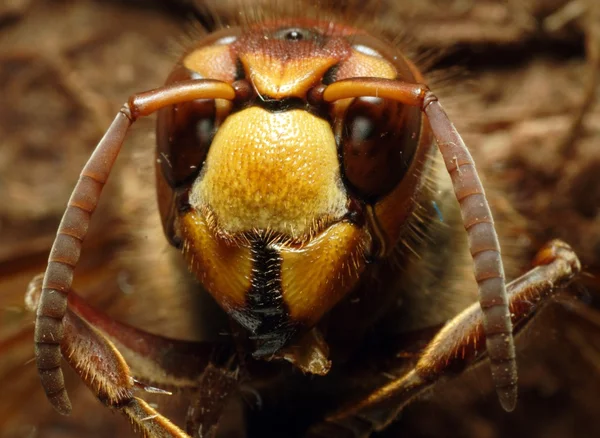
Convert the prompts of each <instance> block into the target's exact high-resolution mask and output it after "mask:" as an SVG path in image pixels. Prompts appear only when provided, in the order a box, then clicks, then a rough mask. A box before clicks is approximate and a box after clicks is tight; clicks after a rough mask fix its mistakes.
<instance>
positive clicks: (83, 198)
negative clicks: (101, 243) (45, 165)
mask: <svg viewBox="0 0 600 438" xmlns="http://www.w3.org/2000/svg"><path fill="white" fill-rule="evenodd" d="M219 98H220V99H228V100H233V99H234V98H235V91H234V89H233V88H232V87H231V85H229V84H227V83H225V82H222V81H215V80H208V79H201V80H192V81H183V82H180V83H176V84H171V85H167V86H164V87H161V88H158V89H156V90H152V91H148V92H146V93H140V94H136V95H134V96H132V97H131V98H130V99H129V101H128V103H126V104H125V105H124V106H123V108H122V109H121V111H120V112H119V114H117V116H116V117H115V119H114V121H113V122H112V124H111V125H110V127H109V128H108V130H107V131H106V134H104V137H103V138H102V140H100V143H98V146H96V149H95V150H94V153H93V154H92V156H91V157H90V159H89V160H88V162H87V163H86V165H85V167H84V168H83V170H82V172H81V175H80V177H79V181H78V182H77V184H76V185H75V188H74V189H73V193H72V194H71V198H70V199H69V203H68V205H67V208H66V210H65V213H64V214H63V218H62V220H61V222H60V225H59V227H58V232H57V235H56V239H55V240H54V244H53V245H52V249H51V251H50V257H49V258H48V268H47V269H46V273H45V275H44V282H43V284H42V294H41V297H40V302H39V305H38V308H37V313H36V321H35V335H34V340H35V357H36V363H37V368H38V372H39V375H40V378H41V381H42V386H43V387H44V390H45V391H46V395H47V396H48V399H49V400H50V402H51V403H52V405H53V406H54V407H55V409H56V410H57V411H58V412H60V413H61V414H64V415H68V414H69V413H70V412H71V402H70V400H69V396H68V395H67V391H66V389H65V382H64V376H63V372H62V368H61V358H62V355H61V341H62V340H63V337H64V327H63V319H64V316H65V313H66V311H67V304H68V300H67V297H68V294H69V292H70V290H71V285H72V284H73V272H74V271H75V266H77V262H78V261H79V257H80V255H81V247H82V244H83V240H84V239H85V236H86V234H87V232H88V228H89V225H90V221H91V216H92V213H93V212H94V211H95V210H96V206H97V205H98V201H99V200H100V194H101V193H102V189H103V188H104V185H105V184H106V181H107V179H108V176H109V174H110V171H111V170H112V168H113V165H114V162H115V160H116V158H117V155H118V154H119V151H120V150H121V145H122V144H123V141H124V139H125V136H126V135H127V131H128V130H129V127H130V126H131V124H132V123H133V122H134V121H135V120H136V119H137V118H138V117H141V116H147V115H149V114H151V113H153V112H154V111H156V110H158V109H160V108H164V107H165V106H168V105H173V104H177V103H181V102H187V101H190V100H194V99H219Z"/></svg>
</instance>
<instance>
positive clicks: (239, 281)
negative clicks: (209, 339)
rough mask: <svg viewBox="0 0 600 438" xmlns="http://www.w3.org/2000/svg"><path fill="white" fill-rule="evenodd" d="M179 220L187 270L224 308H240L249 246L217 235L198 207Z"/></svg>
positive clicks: (247, 284) (247, 281)
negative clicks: (197, 209) (188, 269)
mask: <svg viewBox="0 0 600 438" xmlns="http://www.w3.org/2000/svg"><path fill="white" fill-rule="evenodd" d="M180 224H181V229H182V235H183V236H184V239H185V240H184V255H185V257H186V259H187V261H188V266H189V267H190V270H191V271H192V272H193V273H194V274H195V275H196V277H197V278H198V280H200V282H201V283H202V285H203V286H204V288H205V289H207V290H208V292H210V294H211V295H212V296H213V297H214V298H215V300H216V301H217V302H218V303H219V305H220V306H221V307H222V308H223V309H225V310H230V309H232V308H235V309H241V308H243V307H244V306H245V305H246V293H247V291H248V290H249V289H250V280H251V278H252V254H251V252H250V248H248V247H247V246H240V245H238V244H237V243H235V242H231V241H228V240H225V239H222V238H220V237H219V236H216V235H215V234H214V233H213V232H212V230H211V229H210V226H209V225H208V223H207V220H206V217H205V215H203V214H201V213H200V212H198V211H195V210H191V211H189V212H187V213H184V214H183V215H182V216H181V217H180Z"/></svg>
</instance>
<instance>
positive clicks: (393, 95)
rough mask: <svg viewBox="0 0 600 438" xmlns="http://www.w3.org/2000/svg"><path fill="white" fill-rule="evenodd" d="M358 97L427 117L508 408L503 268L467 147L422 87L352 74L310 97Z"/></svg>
mask: <svg viewBox="0 0 600 438" xmlns="http://www.w3.org/2000/svg"><path fill="white" fill-rule="evenodd" d="M360 96H374V97H380V98H383V99H391V100H395V101H397V102H401V103H404V104H406V105H411V106H418V107H420V108H421V111H423V112H424V113H425V115H426V116H427V119H428V121H429V125H430V126H431V131H432V133H433V135H434V137H435V139H436V142H437V145H438V148H439V150H440V152H441V154H442V157H443V158H444V163H445V164H446V168H447V170H448V173H449V174H450V176H451V178H452V186H453V188H454V194H455V196H456V199H457V200H458V202H459V205H460V212H461V216H462V220H463V224H464V227H465V230H466V232H467V236H468V239H469V249H470V252H471V257H472V259H473V268H474V273H475V280H476V282H477V287H478V289H479V303H480V306H481V309H482V311H483V329H484V331H485V334H486V343H487V350H488V354H489V357H490V365H491V369H492V378H493V379H494V383H495V385H496V393H497V394H498V399H499V400H500V404H501V405H502V407H503V408H504V409H505V410H506V411H512V410H513V409H514V408H515V405H516V403H517V363H516V360H515V347H514V342H513V337H512V331H513V330H512V325H511V319H510V316H509V311H508V298H507V296H506V281H505V277H504V267H503V263H502V257H501V255H500V243H499V242H498V236H497V234H496V229H495V227H494V220H493V218H492V212H491V210H490V207H489V204H488V202H487V198H486V196H485V192H484V190H483V185H482V184H481V181H480V179H479V175H478V173H477V170H476V169H475V162H474V161H473V158H472V157H471V154H470V153H469V149H468V148H467V146H466V145H465V143H464V142H463V140H462V138H461V136H460V134H459V133H458V131H457V130H456V128H455V127H454V125H453V124H452V122H451V121H450V119H449V118H448V116H447V115H446V113H445V111H444V109H443V108H442V106H441V104H440V103H439V101H438V98H437V97H436V96H435V95H434V94H433V93H432V92H431V91H430V90H429V89H428V88H427V86H425V85H422V84H410V83H406V82H403V81H398V80H389V79H380V78H353V79H344V80H340V81H338V82H334V83H333V84H331V85H328V86H327V87H326V88H324V89H320V90H316V91H315V92H314V93H313V98H315V99H323V100H325V101H326V102H333V101H335V100H339V99H345V98H350V97H360Z"/></svg>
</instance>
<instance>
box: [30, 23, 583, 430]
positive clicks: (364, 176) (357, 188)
mask: <svg viewBox="0 0 600 438" xmlns="http://www.w3.org/2000/svg"><path fill="white" fill-rule="evenodd" d="M423 82H424V79H423V77H422V76H421V74H420V73H419V72H418V70H417V69H416V68H415V67H414V65H413V64H412V63H411V62H410V61H409V60H408V59H406V58H405V57H404V56H403V55H402V53H400V52H399V51H398V50H397V49H395V48H394V47H393V46H390V45H388V44H386V43H385V42H383V41H381V40H379V39H377V38H375V37H373V36H370V35H369V34H368V33H366V32H364V31H362V30H359V29H355V28H352V27H347V26H344V25H340V24H336V23H333V22H330V21H316V20H315V21H311V20H298V19H284V20H279V21H273V22H267V23H262V24H255V25H253V26H249V27H246V28H235V29H226V30H224V31H222V32H219V33H216V34H213V35H211V36H209V37H207V38H206V39H204V40H201V41H199V42H198V43H197V45H195V46H194V47H192V48H191V49H190V50H189V52H187V53H186V54H184V56H183V57H182V58H181V61H180V63H179V64H178V65H177V66H176V67H175V68H174V70H173V72H172V74H171V76H170V78H169V79H168V81H167V85H165V86H164V87H162V88H160V89H157V90H154V91H150V92H147V93H141V94H137V95H134V96H133V97H132V98H131V99H130V100H129V101H128V103H127V104H126V105H125V106H124V108H123V109H122V111H121V112H120V113H119V114H118V115H117V117H116V119H115V121H114V122H113V124H112V126H111V127H110V128H109V131H108V132H107V134H106V135H105V137H104V139H103V140H102V142H101V143H100V144H99V146H98V148H97V149H96V151H95V153H94V155H93V156H92V158H91V159H90V161H89V162H88V164H87V165H86V167H85V168H84V171H83V172H82V176H81V178H80V181H79V183H78V185H77V187H76V189H75V191H74V193H73V196H72V198H71V200H70V202H69V207H68V208H67V211H66V213H65V216H64V218H63V221H62V223H61V226H60V228H59V232H58V236H57V240H56V242H55V245H54V247H53V250H52V253H51V256H50V261H49V266H48V269H47V271H46V274H45V278H44V284H43V286H42V294H41V297H40V298H39V305H38V307H37V315H38V317H37V321H36V356H37V364H38V369H39V370H40V375H41V377H42V383H43V385H44V388H45V389H46V392H47V394H48V396H49V398H50V400H51V401H52V403H53V405H54V406H55V407H56V408H57V409H58V410H59V411H60V412H62V413H68V412H69V411H70V403H69V400H68V397H67V394H66V390H65V388H64V383H63V379H62V374H61V370H60V363H61V359H62V357H64V358H65V359H66V360H67V361H68V362H69V363H70V364H71V365H72V366H73V368H75V370H76V371H77V372H78V373H79V374H80V375H81V377H82V378H83V380H84V381H85V382H86V384H88V386H90V387H91V388H92V390H93V391H94V392H95V393H96V394H97V395H98V396H99V397H100V398H101V399H102V400H103V401H104V402H105V403H106V404H107V405H109V406H111V407H114V408H116V409H119V410H121V411H122V412H123V413H124V414H125V415H127V416H128V417H129V418H130V419H131V420H132V421H133V422H134V423H135V425H136V426H137V427H138V428H140V429H141V430H142V431H144V432H145V433H146V434H147V435H149V436H186V435H185V434H184V432H183V431H182V430H180V429H179V428H178V427H176V426H174V425H173V424H171V423H170V422H169V421H168V420H166V419H165V418H164V417H162V416H161V415H159V414H158V413H157V412H156V411H155V409H154V408H152V407H151V406H150V405H148V404H146V403H145V402H144V401H143V400H142V399H140V398H137V397H135V396H134V395H133V391H134V389H135V388H136V387H145V388H146V389H149V386H148V385H150V384H151V385H154V386H158V387H161V388H167V389H171V388H178V387H193V386H196V387H198V388H199V389H200V392H201V390H202V384H203V383H205V382H206V381H207V380H209V379H210V375H211V373H212V372H215V373H217V374H218V372H216V371H213V365H209V362H210V358H211V354H212V352H213V351H214V350H219V349H222V348H231V347H234V348H232V350H235V356H233V357H234V358H235V361H236V363H237V364H239V366H240V368H242V369H243V373H242V372H241V373H240V374H242V375H241V376H240V378H239V379H240V384H242V383H243V384H244V385H246V386H249V387H251V388H252V389H253V390H254V391H256V392H257V393H258V394H260V396H261V398H262V403H263V405H264V412H265V413H268V414H270V415H273V416H274V417H276V419H275V420H274V421H273V422H272V423H270V424H271V426H269V427H276V426H277V425H279V424H284V423H285V422H286V421H289V419H290V418H291V417H293V416H294V414H293V413H292V412H290V410H291V409H292V408H293V406H294V402H295V401H298V400H304V399H307V398H308V395H307V394H309V393H310V394H311V395H312V398H313V399H314V398H315V395H318V397H317V398H318V400H317V401H313V402H312V405H311V406H310V407H306V408H303V412H302V414H301V415H297V413H296V416H299V417H302V418H301V419H300V420H295V422H294V423H295V424H297V428H296V430H292V431H289V430H288V431H286V433H287V434H291V435H299V434H305V433H306V434H315V435H316V434H321V435H322V436H332V435H333V433H334V432H332V430H336V431H339V430H343V429H349V430H352V431H353V432H355V434H357V435H360V434H367V433H370V431H371V430H374V429H380V428H383V427H385V425H386V424H388V423H389V422H390V421H391V420H392V419H393V418H394V416H395V413H396V412H398V411H399V410H400V409H401V408H402V407H403V406H404V405H405V404H406V403H407V402H408V401H410V400H411V399H412V398H414V396H416V395H417V394H419V393H420V392H421V391H423V390H424V389H426V388H428V387H430V386H431V385H432V384H433V383H434V382H435V381H436V380H437V379H439V377H441V376H444V375H446V374H448V373H449V372H452V371H454V370H455V369H456V368H457V367H459V368H460V367H465V366H467V365H469V364H470V363H472V362H473V360H474V359H477V358H479V357H480V356H481V354H482V352H483V350H484V348H483V345H484V344H487V352H488V354H489V356H490V357H491V364H492V369H493V375H494V379H495V382H496V386H497V389H498V394H499V397H500V401H501V403H502V405H503V406H504V407H505V408H506V409H507V410H511V409H512V408H513V407H514V404H515V402H516V367H515V361H514V359H515V358H514V347H513V345H512V332H513V329H512V324H513V323H514V324H515V325H516V324H517V323H519V322H523V321H526V320H527V318H528V317H529V315H530V313H531V311H532V310H533V309H534V308H535V304H536V302H538V301H539V300H541V299H543V298H544V297H546V296H548V294H549V293H550V292H551V291H552V289H553V288H554V287H555V286H556V285H557V284H562V283H563V282H565V281H566V280H568V279H570V278H571V277H572V275H574V274H575V273H576V272H577V271H578V269H579V265H578V261H577V259H576V257H575V256H574V255H573V254H572V253H571V252H570V251H569V249H568V247H566V246H565V245H564V244H560V243H554V244H553V245H551V246H549V247H548V248H546V249H544V250H543V251H542V252H541V253H540V257H539V260H538V264H539V265H540V267H538V268H536V269H535V270H533V271H531V272H530V273H529V274H527V275H525V276H524V277H522V278H520V279H518V280H517V281H515V282H514V283H512V284H511V286H510V287H509V288H508V295H507V294H506V293H505V290H504V289H505V286H504V273H503V268H502V262H501V259H500V252H499V244H498V241H497V238H496V234H495V230H494V227H493V222H492V217H491V213H490V211H489V207H488V205H487V200H486V198H485V195H484V193H483V189H482V186H481V184H480V182H479V179H478V177H477V174H476V172H475V168H474V164H473V162H472V159H471V157H470V155H469V153H468V151H467V149H466V147H465V146H464V144H463V142H462V140H461V138H460V136H459V135H458V133H457V132H456V130H455V129H454V128H453V126H452V124H451V123H450V121H449V120H448V118H447V117H446V115H445V113H444V111H443V110H442V108H441V106H440V104H439V102H438V101H437V98H436V97H435V96H434V95H433V94H432V93H431V92H430V91H429V89H428V88H427V87H426V86H425V85H423ZM155 111H159V119H158V128H157V137H158V146H157V163H158V164H157V191H158V201H159V209H160V212H161V217H162V221H163V222H162V223H163V228H164V231H165V234H166V236H167V238H168V240H169V241H170V242H171V244H172V245H173V246H175V247H178V248H180V249H181V250H182V252H183V255H184V259H185V260H186V262H187V265H188V267H189V269H190V270H191V271H192V273H193V274H195V276H196V277H197V280H198V281H199V285H198V286H197V288H198V293H205V292H208V293H209V294H211V295H212V297H213V298H214V299H215V300H216V301H217V302H218V303H219V305H220V306H221V308H222V309H223V310H224V311H225V312H226V313H227V314H228V315H229V317H230V318H231V319H232V321H233V322H232V324H233V329H232V331H233V332H234V333H235V334H236V336H235V337H234V340H233V341H231V342H226V343H225V344H226V345H225V346H223V345H220V344H212V343H183V342H178V341H174V340H170V339H166V338H162V337H159V336H156V335H150V334H148V333H145V332H142V331H140V330H136V329H133V328H131V327H127V326H124V325H120V324H118V323H117V322H115V321H112V320H110V319H108V318H106V317H105V316H104V315H102V314H101V313H99V312H97V311H95V310H93V309H91V308H89V307H88V306H86V304H85V303H84V302H83V301H82V300H81V299H79V298H77V296H76V295H74V294H73V293H70V292H71V280H72V275H73V269H74V267H75V265H76V263H77V261H78V258H79V253H80V250H81V242H82V241H83V239H84V237H85V234H86V231H87V227H88V225H89V220H90V216H91V213H92V212H93V211H94V209H95V206H96V203H97V201H98V198H99V195H100V191H101V190H102V188H103V185H104V183H105V181H106V179H107V177H108V173H109V172H110V169H111V167H112V164H113V162H114V160H115V158H116V156H117V154H118V151H119V148H120V146H121V143H122V142H123V139H124V137H125V135H126V132H127V130H128V128H129V126H130V125H131V123H132V122H133V121H135V120H136V119H137V118H139V117H141V116H145V115H149V114H151V113H153V112H155ZM434 138H435V140H436V141H435V142H434ZM438 148H439V151H440V152H441V156H442V159H440V157H438V156H437V154H438V153H437V149H438ZM444 167H445V168H446V170H447V171H448V173H449V174H450V176H451V179H447V178H445V177H444V172H446V170H444ZM453 191H454V194H453ZM456 198H458V202H456ZM461 223H462V225H464V228H466V230H467V233H466V236H467V237H468V244H467V238H465V235H464V231H462V230H460V228H462V225H461ZM427 246H435V247H437V248H439V251H434V252H432V251H429V252H428V254H430V255H429V256H428V257H420V256H419V255H420V254H423V249H424V248H425V247H427ZM469 251H470V254H471V255H472V257H473V260H474V263H475V280H476V282H473V285H472V288H473V289H477V288H478V289H479V291H480V303H479V304H477V305H475V306H472V307H470V308H468V309H467V310H465V311H464V312H463V313H461V314H460V315H458V316H457V317H455V318H454V319H453V320H452V321H450V322H449V323H448V325H447V326H446V327H445V328H444V329H442V330H441V331H440V332H439V333H438V334H437V336H435V337H434V339H433V340H432V341H431V343H430V344H429V346H428V347H427V348H426V349H425V350H424V352H423V353H422V354H421V356H420V357H419V358H418V360H417V361H416V363H411V364H404V368H407V369H403V371H402V373H399V374H397V375H398V376H399V377H398V378H397V379H395V380H393V381H392V382H391V383H387V384H384V382H382V381H381V379H380V380H379V381H377V379H374V378H369V379H366V378H364V377H365V376H369V370H368V369H365V368H366V367H363V368H362V369H361V361H360V356H361V354H368V353H369V347H370V345H371V344H373V343H374V342H375V340H377V341H379V342H382V343H383V344H386V343H387V344H390V345H386V346H385V348H383V347H382V351H384V352H385V351H387V350H389V351H393V350H394V347H396V346H395V345H393V344H394V339H395V337H396V335H397V334H398V333H399V332H403V331H406V330H407V329H416V328H420V327H418V324H415V323H414V322H412V321H410V319H411V318H415V316H414V315H415V314H417V313H418V314H419V316H418V318H419V320H420V325H421V326H427V325H432V324H435V323H436V322H437V321H435V322H434V321H433V318H432V317H431V316H428V315H427V309H430V308H431V307H433V306H436V307H444V306H445V304H444V300H445V299H448V298H449V297H450V296H451V295H452V294H453V293H454V292H455V289H456V286H452V285H449V284H448V283H447V281H448V275H447V273H446V272H445V271H446V270H447V269H452V268H453V267H455V266H458V265H460V264H462V262H463V260H464V259H465V257H468V255H469ZM432 272H433V274H432ZM426 273H427V275H425V274H426ZM34 286H36V285H35V284H34ZM462 286H463V285H462V284H461V287H462ZM38 290H39V288H38V287H34V288H33V289H32V293H31V294H30V297H33V298H35V292H37V291H38ZM461 296H462V297H465V298H464V299H465V300H470V299H471V296H470V291H469V292H467V293H465V292H463V293H462V294H461ZM399 299H403V300H404V301H405V302H404V304H402V303H400V304H399ZM461 305H462V304H461ZM479 305H481V307H482V308H483V311H481V310H479ZM454 306H456V304H454ZM509 307H510V308H511V313H510V314H509ZM448 312H449V311H446V312H436V315H437V316H436V318H440V313H442V314H444V315H445V316H442V318H445V319H449V318H450V316H451V315H452V313H448ZM452 312H456V308H453V309H452ZM411 315H413V316H411ZM511 316H512V318H511ZM121 354H123V356H121ZM232 354H233V353H232ZM383 355H384V356H385V353H383ZM350 357H352V358H353V360H352V361H350V360H349V358H350ZM389 357H395V352H394V353H391V354H389ZM280 359H285V360H287V361H289V362H291V364H292V365H289V364H287V363H285V362H274V361H276V360H280ZM267 361H271V362H273V363H266V362H267ZM129 366H131V369H130V368H129ZM229 366H231V364H229ZM293 367H295V368H298V369H300V370H301V371H303V372H304V373H310V374H315V375H318V377H314V378H311V377H310V376H304V375H302V374H300V373H294V372H293ZM383 367H385V365H384V366H383ZM399 369H402V367H399V366H398V364H393V365H390V370H389V371H390V372H392V371H393V372H394V373H397V372H398V370H399ZM378 374H381V370H378ZM134 378H135V380H134ZM231 380H232V383H231V384H227V385H224V386H225V387H224V388H223V397H222V398H223V399H224V400H225V399H227V396H228V394H229V392H232V393H235V389H232V388H235V387H236V385H237V378H236V377H233V376H232V377H231ZM136 381H137V382H136ZM138 382H144V383H143V384H142V383H138ZM283 384H285V388H284V389H282V388H281V386H282V385H283ZM275 389H277V390H275ZM205 398H206V397H205ZM208 398H209V399H210V401H211V402H215V400H214V397H213V398H210V397H208ZM198 400H199V404H198V409H196V413H193V412H192V413H191V414H190V416H189V426H188V433H192V434H195V435H200V433H199V432H197V431H198V430H199V425H202V426H207V425H208V426H215V425H218V423H219V416H217V417H216V418H213V419H211V420H210V421H209V420H207V419H206V418H204V417H201V416H200V415H198V414H197V411H201V410H202V408H203V407H205V406H206V405H204V404H202V401H203V400H204V399H203V396H202V394H201V395H200V396H199V397H198ZM280 400H285V403H284V402H280ZM290 400H291V401H290ZM216 404H217V406H216V407H214V406H211V408H212V409H214V410H215V411H216V412H220V411H221V410H222V409H223V406H218V403H216ZM303 406H306V405H303ZM192 411H194V410H193V409H192ZM260 415H265V414H264V413H263V414H257V415H255V417H260ZM246 422H247V428H248V430H249V431H251V432H252V433H253V434H254V433H258V432H264V431H265V430H269V429H267V426H265V425H264V424H263V423H261V422H260V421H257V420H255V419H253V418H252V416H250V418H248V419H247V421H246ZM242 427H243V426H242ZM204 430H206V429H204ZM336 433H337V432H336ZM340 433H341V432H340Z"/></svg>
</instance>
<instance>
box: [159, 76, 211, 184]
mask: <svg viewBox="0 0 600 438" xmlns="http://www.w3.org/2000/svg"><path fill="white" fill-rule="evenodd" d="M178 73H179V74H178V75H176V76H175V77H174V75H172V76H171V78H170V79H171V81H172V82H176V81H178V80H181V79H182V78H188V77H190V78H191V77H192V76H191V74H190V73H189V72H188V71H186V69H181V71H180V72H178ZM168 83H169V82H168ZM215 117H216V107H215V101H214V100H212V99H201V100H194V101H190V102H184V103H180V104H177V105H173V106H170V107H167V108H164V109H162V110H160V111H159V114H158V120H157V125H156V134H157V135H156V137H157V150H156V152H157V157H156V158H157V160H158V161H159V162H160V169H161V171H162V172H161V173H162V175H163V177H164V178H165V179H166V181H167V183H168V184H169V186H171V187H179V186H181V185H182V184H186V183H189V182H191V180H192V179H193V178H194V177H195V176H196V175H197V174H198V173H199V172H200V168H201V167H202V164H203V163H204V160H205V158H206V154H207V152H208V148H209V147H210V144H211V142H212V139H213V136H214V133H215V129H216V127H215Z"/></svg>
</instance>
